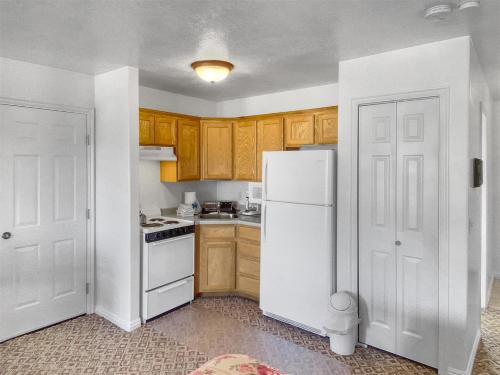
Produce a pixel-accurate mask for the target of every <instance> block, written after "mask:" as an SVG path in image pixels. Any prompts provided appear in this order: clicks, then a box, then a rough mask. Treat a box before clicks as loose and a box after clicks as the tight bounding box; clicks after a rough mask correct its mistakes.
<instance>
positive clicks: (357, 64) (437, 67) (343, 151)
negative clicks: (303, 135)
mask: <svg viewBox="0 0 500 375" xmlns="http://www.w3.org/2000/svg"><path fill="white" fill-rule="evenodd" d="M469 40H470V39H469V38H468V37H462V38H456V39H452V40H447V41H443V42H437V43H432V44H426V45H421V46H417V47H412V48H406V49H401V50H397V51H391V52H387V53H382V54H378V55H373V56H367V57H363V58H359V59H354V60H348V61H341V62H340V68H339V87H340V92H339V145H338V152H339V160H338V163H339V169H338V181H339V185H338V198H337V201H338V217H339V218H342V220H339V221H338V242H337V245H338V247H337V253H338V256H337V261H338V267H337V270H338V288H339V289H340V290H349V291H352V292H353V293H356V294H357V289H358V288H357V242H356V241H357V240H356V238H357V237H356V236H355V235H353V233H352V232H351V228H356V227H357V190H356V185H357V175H356V158H357V156H356V155H357V149H356V147H357V146H356V145H357V124H356V123H353V118H354V114H353V113H352V108H351V106H352V105H353V103H352V101H353V100H356V99H360V98H373V97H378V96H383V95H394V94H402V93H410V92H415V91H423V90H429V89H445V90H448V91H449V113H448V114H449V137H448V140H449V157H450V165H449V167H450V168H449V173H448V177H449V188H448V198H449V217H450V220H449V223H448V227H449V234H450V235H449V248H450V249H451V251H450V254H449V269H447V270H446V271H447V272H448V282H449V284H448V285H449V288H446V289H447V290H448V293H449V298H448V300H447V301H448V302H449V328H450V329H449V331H448V336H447V340H448V341H447V344H446V345H443V346H442V347H440V351H441V354H442V353H445V357H447V358H448V361H447V362H446V363H445V362H441V363H440V370H441V372H442V373H447V371H448V367H450V369H452V368H454V369H458V370H465V369H466V366H467V361H468V358H469V357H470V354H471V351H472V348H471V344H470V340H469V339H470V338H469V337H466V328H467V304H468V299H467V298H468V295H467V291H468V246H467V244H468V192H469V153H468V148H469V126H468V125H469V124H468V109H469V108H468V106H469V83H470V82H469V50H470V45H469ZM441 275H446V273H442V274H441ZM445 286H446V284H445ZM436 287H437V286H436ZM477 293H479V291H477ZM442 302H445V301H442ZM448 348H450V349H452V350H448Z"/></svg>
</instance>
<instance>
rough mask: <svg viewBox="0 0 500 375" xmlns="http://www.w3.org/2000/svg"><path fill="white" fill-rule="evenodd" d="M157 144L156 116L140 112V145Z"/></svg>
mask: <svg viewBox="0 0 500 375" xmlns="http://www.w3.org/2000/svg"><path fill="white" fill-rule="evenodd" d="M154 143H155V116H154V115H153V114H150V113H147V112H143V111H139V144H140V145H144V146H147V145H154Z"/></svg>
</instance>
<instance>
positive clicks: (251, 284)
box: [238, 275, 260, 297]
mask: <svg viewBox="0 0 500 375" xmlns="http://www.w3.org/2000/svg"><path fill="white" fill-rule="evenodd" d="M259 285H260V284H259V280H256V279H252V278H251V277H245V276H242V275H240V276H239V277H238V290H239V291H240V292H242V293H247V294H250V295H252V296H255V297H259Z"/></svg>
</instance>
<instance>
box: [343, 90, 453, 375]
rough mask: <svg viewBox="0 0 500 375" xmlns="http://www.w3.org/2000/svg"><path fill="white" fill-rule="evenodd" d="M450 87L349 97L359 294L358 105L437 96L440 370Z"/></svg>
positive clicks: (444, 356)
mask: <svg viewBox="0 0 500 375" xmlns="http://www.w3.org/2000/svg"><path fill="white" fill-rule="evenodd" d="M449 96H450V93H449V88H436V89H429V90H424V91H415V92H405V93H399V94H392V95H384V96H376V97H366V98H357V99H353V100H352V101H351V126H350V131H351V133H350V138H351V139H350V142H351V165H352V168H351V182H350V195H351V205H350V215H351V217H350V222H351V235H350V243H349V247H350V256H349V258H350V259H349V262H350V270H351V290H350V291H351V292H353V293H355V294H357V295H358V296H359V290H358V277H359V275H358V251H359V249H358V152H359V150H358V138H359V137H358V123H359V118H358V117H359V112H358V108H359V106H360V105H366V104H376V103H384V102H395V101H404V100H416V99H423V98H430V97H437V98H439V107H440V111H439V112H440V119H439V177H438V178H439V334H438V336H439V345H438V347H439V357H438V369H439V372H440V373H447V372H448V371H449V368H448V352H447V348H448V341H447V337H448V334H447V332H448V322H449V301H448V295H449V288H450V286H449V229H448V227H449V220H450V218H449V199H448V196H449V182H448V174H449V146H448V144H449V139H448V129H449V108H450V103H449Z"/></svg>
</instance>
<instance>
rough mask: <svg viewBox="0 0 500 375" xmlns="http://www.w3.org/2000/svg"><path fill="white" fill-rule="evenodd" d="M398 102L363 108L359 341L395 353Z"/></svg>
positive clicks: (361, 115) (360, 172) (360, 187)
mask: <svg viewBox="0 0 500 375" xmlns="http://www.w3.org/2000/svg"><path fill="white" fill-rule="evenodd" d="M396 121H397V116H396V103H385V104H377V105H369V106H362V107H360V109H359V201H358V202H359V203H358V204H359V219H358V220H359V308H360V317H361V324H360V329H359V336H360V337H359V340H360V341H361V342H364V343H367V344H369V345H372V346H375V347H377V348H380V349H383V350H386V351H388V352H391V353H395V352H396V339H395V338H396V252H395V245H394V240H395V237H396V236H395V233H396V217H395V215H396V199H395V197H396V143H397V142H396V138H397V135H396Z"/></svg>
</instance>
